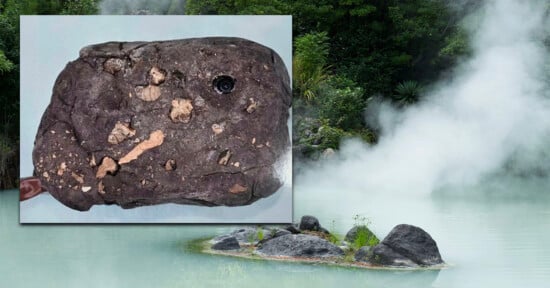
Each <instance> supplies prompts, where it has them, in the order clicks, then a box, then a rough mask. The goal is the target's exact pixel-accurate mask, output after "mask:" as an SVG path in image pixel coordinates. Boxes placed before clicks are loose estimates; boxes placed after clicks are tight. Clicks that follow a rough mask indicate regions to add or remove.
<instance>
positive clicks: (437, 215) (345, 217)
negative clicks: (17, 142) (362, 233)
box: [0, 180, 550, 288]
mask: <svg viewBox="0 0 550 288" xmlns="http://www.w3.org/2000/svg"><path fill="white" fill-rule="evenodd" d="M514 183H516V184H515V185H511V184H510V185H508V184H506V185H496V186H490V185H488V186H486V187H481V188H479V187H478V190H477V191H475V193H473V192H472V193H462V194H459V193H457V192H456V191H439V192H437V193H433V194H432V195H428V196H426V197H415V198H414V199H413V198H411V199H405V200H404V201H403V202H402V203H406V204H400V206H395V204H392V205H390V201H389V200H390V199H391V198H392V197H389V196H388V197H387V198H385V199H386V200H387V201H386V202H384V201H383V200H384V197H381V198H378V199H376V200H377V201H372V203H374V202H377V204H376V205H374V204H368V203H366V202H365V203H362V205H358V206H361V207H363V208H364V211H370V212H371V213H370V214H369V218H370V219H371V221H372V222H373V224H372V227H373V229H374V230H375V232H376V233H377V234H379V235H385V234H386V233H387V232H388V231H389V230H390V229H391V228H392V227H393V226H394V225H396V224H399V223H400V222H405V223H411V224H416V225H419V226H421V227H423V228H425V229H426V230H427V231H428V232H430V233H431V234H432V236H433V237H434V238H435V239H436V241H437V242H438V245H439V247H440V250H441V253H442V255H443V258H444V259H445V260H446V261H447V262H448V263H450V264H451V267H450V268H448V269H444V270H441V271H380V270H362V269H347V268H339V267H326V266H322V265H312V264H299V263H284V262H267V261H252V260H246V259H238V258H229V257H223V256H212V255H202V254H197V253H194V252H191V251H189V250H188V249H187V248H186V247H187V245H186V243H187V242H188V241H189V240H191V239H195V238H201V237H207V236H211V235H215V234H219V233H223V232H226V231H230V230H232V229H233V228H235V226H231V227H229V226H205V225H201V226H199V225H103V226H102V225H84V226H78V225H23V226H21V225H19V224H18V220H19V219H18V206H19V205H18V193H17V191H14V190H12V191H3V192H2V193H0V259H2V261H1V262H0V275H1V276H0V287H499V288H502V287H547V284H548V283H550V248H549V247H550V246H549V245H548V243H547V239H548V238H549V237H550V202H549V199H550V198H549V197H547V196H545V194H547V193H545V192H548V191H546V190H548V187H550V186H548V181H547V180H544V181H542V182H541V181H539V182H533V181H530V182H528V183H517V182H514ZM503 187H505V190H506V191H499V189H503ZM482 188H483V189H482ZM300 189H302V190H303V191H302V193H298V192H300V191H299V190H300ZM295 195H302V196H303V197H307V196H308V195H310V196H311V194H310V193H309V191H307V189H305V188H300V186H299V185H298V186H297V187H296V188H295ZM323 195H326V194H323ZM298 198H299V197H298ZM335 198H336V197H335ZM309 199H310V200H311V201H307V202H303V201H301V202H299V201H296V204H299V205H297V207H296V209H297V211H296V215H301V214H302V213H311V211H314V210H315V209H317V208H318V207H322V206H324V205H326V203H330V201H332V200H333V199H327V197H322V198H318V199H317V200H315V199H313V198H309ZM295 200H296V199H295ZM334 201H336V200H334ZM300 203H301V204H300ZM335 203H337V202H335ZM400 203H401V202H400ZM376 207H378V209H374V208H376ZM356 208H357V207H350V209H340V210H334V211H332V212H330V211H329V210H326V209H325V210H321V211H322V212H321V213H318V216H319V218H320V220H321V223H322V224H324V226H325V227H328V228H330V226H331V225H332V224H331V222H332V221H333V220H334V223H335V224H334V225H337V226H348V225H351V223H352V222H353V220H352V213H354V212H357V211H354V210H355V209H356ZM396 209H397V210H398V211H396ZM336 211H337V212H336ZM397 212H399V213H397ZM312 214H313V213H312ZM392 215H394V216H392ZM401 220H403V221H401ZM405 220H408V221H405ZM398 222H399V223H398ZM337 230H344V231H340V232H342V233H343V232H345V229H344V228H342V229H337Z"/></svg>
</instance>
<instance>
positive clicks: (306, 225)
mask: <svg viewBox="0 0 550 288" xmlns="http://www.w3.org/2000/svg"><path fill="white" fill-rule="evenodd" d="M319 228H321V224H319V220H317V218H315V217H314V216H309V215H304V216H302V220H301V221H300V230H307V231H319Z"/></svg>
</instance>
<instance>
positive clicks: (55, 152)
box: [33, 38, 291, 210]
mask: <svg viewBox="0 0 550 288" xmlns="http://www.w3.org/2000/svg"><path fill="white" fill-rule="evenodd" d="M289 85H290V80H289V76H288V72H287V70H286V68H285V66H284V64H283V62H282V60H281V58H280V57H279V56H278V55H277V54H276V53H275V52H274V51H273V50H271V49H269V48H267V47H264V46H262V45H259V44H257V43H254V42H251V41H248V40H244V39H239V38H197V39H184V40H173V41H160V42H108V43H103V44H97V45H91V46H88V47H85V48H83V49H82V50H81V51H80V57H79V58H78V59H76V60H75V61H72V62H70V63H68V64H67V66H66V67H65V69H64V70H63V71H62V72H61V74H60V75H59V76H58V78H57V80H56V82H55V86H54V88H53V96H52V99H51V102H50V105H49V106H48V108H47V109H46V111H45V113H44V115H43V116H42V121H41V123H40V126H39V129H38V133H37V136H36V141H35V148H34V151H33V162H34V166H35V174H36V176H38V177H39V178H40V180H41V181H42V183H43V185H44V186H45V187H46V188H47V189H48V191H49V192H50V193H51V194H52V195H53V196H54V197H55V198H56V199H58V200H59V201H61V202H62V203H63V204H65V205H66V206H68V207H71V208H73V209H77V210H88V209H90V207H91V206H93V205H95V204H117V205H120V206H122V207H123V208H132V207H137V206H142V205H154V204H159V203H168V202H171V203H179V204H194V205H203V206H217V205H225V206H240V205H248V204H251V203H253V202H255V201H256V200H258V199H260V198H264V197H267V196H270V195H271V194H273V193H274V192H275V191H277V190H278V189H279V188H280V186H281V184H282V183H281V181H280V180H279V178H278V177H277V175H276V173H275V170H274V166H275V163H276V162H277V160H278V159H279V157H280V156H282V154H283V153H285V152H286V150H287V149H289V144H290V142H289V135H288V129H287V120H288V116H289V115H288V110H289V107H290V104H291V91H290V86H289Z"/></svg>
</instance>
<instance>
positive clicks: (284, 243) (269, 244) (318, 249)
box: [256, 234, 344, 258]
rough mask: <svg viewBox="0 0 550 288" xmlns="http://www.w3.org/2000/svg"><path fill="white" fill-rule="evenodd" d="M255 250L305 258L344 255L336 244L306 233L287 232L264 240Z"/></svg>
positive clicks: (273, 254) (261, 252) (267, 253)
mask: <svg viewBox="0 0 550 288" xmlns="http://www.w3.org/2000/svg"><path fill="white" fill-rule="evenodd" d="M256 251H257V253H258V254H260V255H268V256H292V257H307V258H325V257H338V256H342V255H344V251H342V249H340V248H339V247H338V246H336V245H334V244H332V243H330V242H328V241H327V240H324V239H321V238H319V237H317V236H313V235H306V234H288V235H283V236H280V237H277V238H273V239H271V240H268V241H266V242H264V243H263V245H262V246H261V247H259V248H258V249H257V250H256Z"/></svg>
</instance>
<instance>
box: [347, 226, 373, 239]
mask: <svg viewBox="0 0 550 288" xmlns="http://www.w3.org/2000/svg"><path fill="white" fill-rule="evenodd" d="M359 232H361V233H365V235H366V236H367V237H368V238H370V237H375V238H376V239H378V237H376V235H374V233H372V231H370V229H369V228H368V227H367V226H365V225H359V226H353V228H351V229H350V230H349V231H348V233H346V237H345V238H344V240H346V241H347V242H349V243H353V242H354V241H355V239H356V238H357V234H358V233H359Z"/></svg>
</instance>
